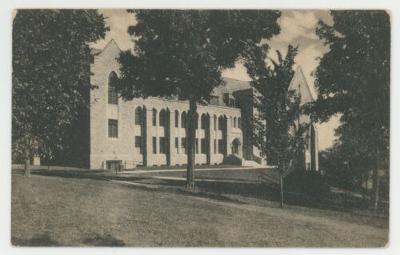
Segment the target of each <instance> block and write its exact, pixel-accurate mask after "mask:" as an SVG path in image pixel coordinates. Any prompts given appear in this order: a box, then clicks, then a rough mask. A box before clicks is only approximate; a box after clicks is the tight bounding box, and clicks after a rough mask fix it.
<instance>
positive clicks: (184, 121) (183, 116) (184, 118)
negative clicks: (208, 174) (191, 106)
mask: <svg viewBox="0 0 400 255" xmlns="http://www.w3.org/2000/svg"><path fill="white" fill-rule="evenodd" d="M181 127H183V128H186V112H182V117H181Z"/></svg>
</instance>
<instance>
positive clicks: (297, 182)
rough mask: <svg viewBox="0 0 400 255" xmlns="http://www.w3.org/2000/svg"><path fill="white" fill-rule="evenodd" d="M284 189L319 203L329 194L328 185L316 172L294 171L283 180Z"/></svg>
mask: <svg viewBox="0 0 400 255" xmlns="http://www.w3.org/2000/svg"><path fill="white" fill-rule="evenodd" d="M284 185H285V187H284V188H285V189H286V191H288V192H295V193H300V194H302V195H304V196H305V197H306V198H307V199H309V200H313V201H321V200H323V199H325V198H326V197H327V196H328V194H329V185H328V183H327V182H326V180H325V178H324V177H323V176H322V175H321V174H320V173H319V172H317V171H294V172H293V173H291V174H290V175H289V176H287V177H286V178H285V181H284Z"/></svg>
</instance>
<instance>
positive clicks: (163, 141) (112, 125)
mask: <svg viewBox="0 0 400 255" xmlns="http://www.w3.org/2000/svg"><path fill="white" fill-rule="evenodd" d="M108 137H111V138H117V137H118V120H113V119H109V120H108ZM199 140H200V143H201V146H200V148H201V153H202V154H207V153H208V146H207V140H206V139H205V138H202V139H196V145H195V150H196V153H199ZM217 141H218V153H220V154H223V153H224V152H225V150H226V146H225V143H224V140H222V139H218V140H217V139H214V151H217ZM152 145H153V153H154V154H156V153H157V137H153V140H152ZM178 145H179V138H178V137H176V138H175V149H176V152H177V153H180V152H182V153H183V154H186V148H187V142H186V138H184V137H183V138H181V146H180V148H181V151H179V146H178ZM135 147H136V148H139V151H140V153H143V141H142V137H141V136H135ZM159 147H160V153H161V154H166V153H167V151H168V147H169V146H168V140H167V138H166V137H160V139H159Z"/></svg>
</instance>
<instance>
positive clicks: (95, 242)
mask: <svg viewBox="0 0 400 255" xmlns="http://www.w3.org/2000/svg"><path fill="white" fill-rule="evenodd" d="M83 243H84V244H86V245H89V246H107V247H121V246H125V242H124V241H123V240H121V239H117V238H115V237H114V236H112V235H110V234H106V235H103V236H102V235H99V234H95V235H94V236H93V237H89V238H86V239H85V240H83Z"/></svg>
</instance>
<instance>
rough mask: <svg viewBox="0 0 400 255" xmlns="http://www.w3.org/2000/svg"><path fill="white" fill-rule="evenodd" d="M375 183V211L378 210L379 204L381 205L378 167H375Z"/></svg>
mask: <svg viewBox="0 0 400 255" xmlns="http://www.w3.org/2000/svg"><path fill="white" fill-rule="evenodd" d="M373 175H374V176H373V178H374V179H373V182H374V195H373V196H372V197H373V208H374V211H377V210H378V203H379V172H378V167H377V166H376V165H375V168H374V174H373Z"/></svg>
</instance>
